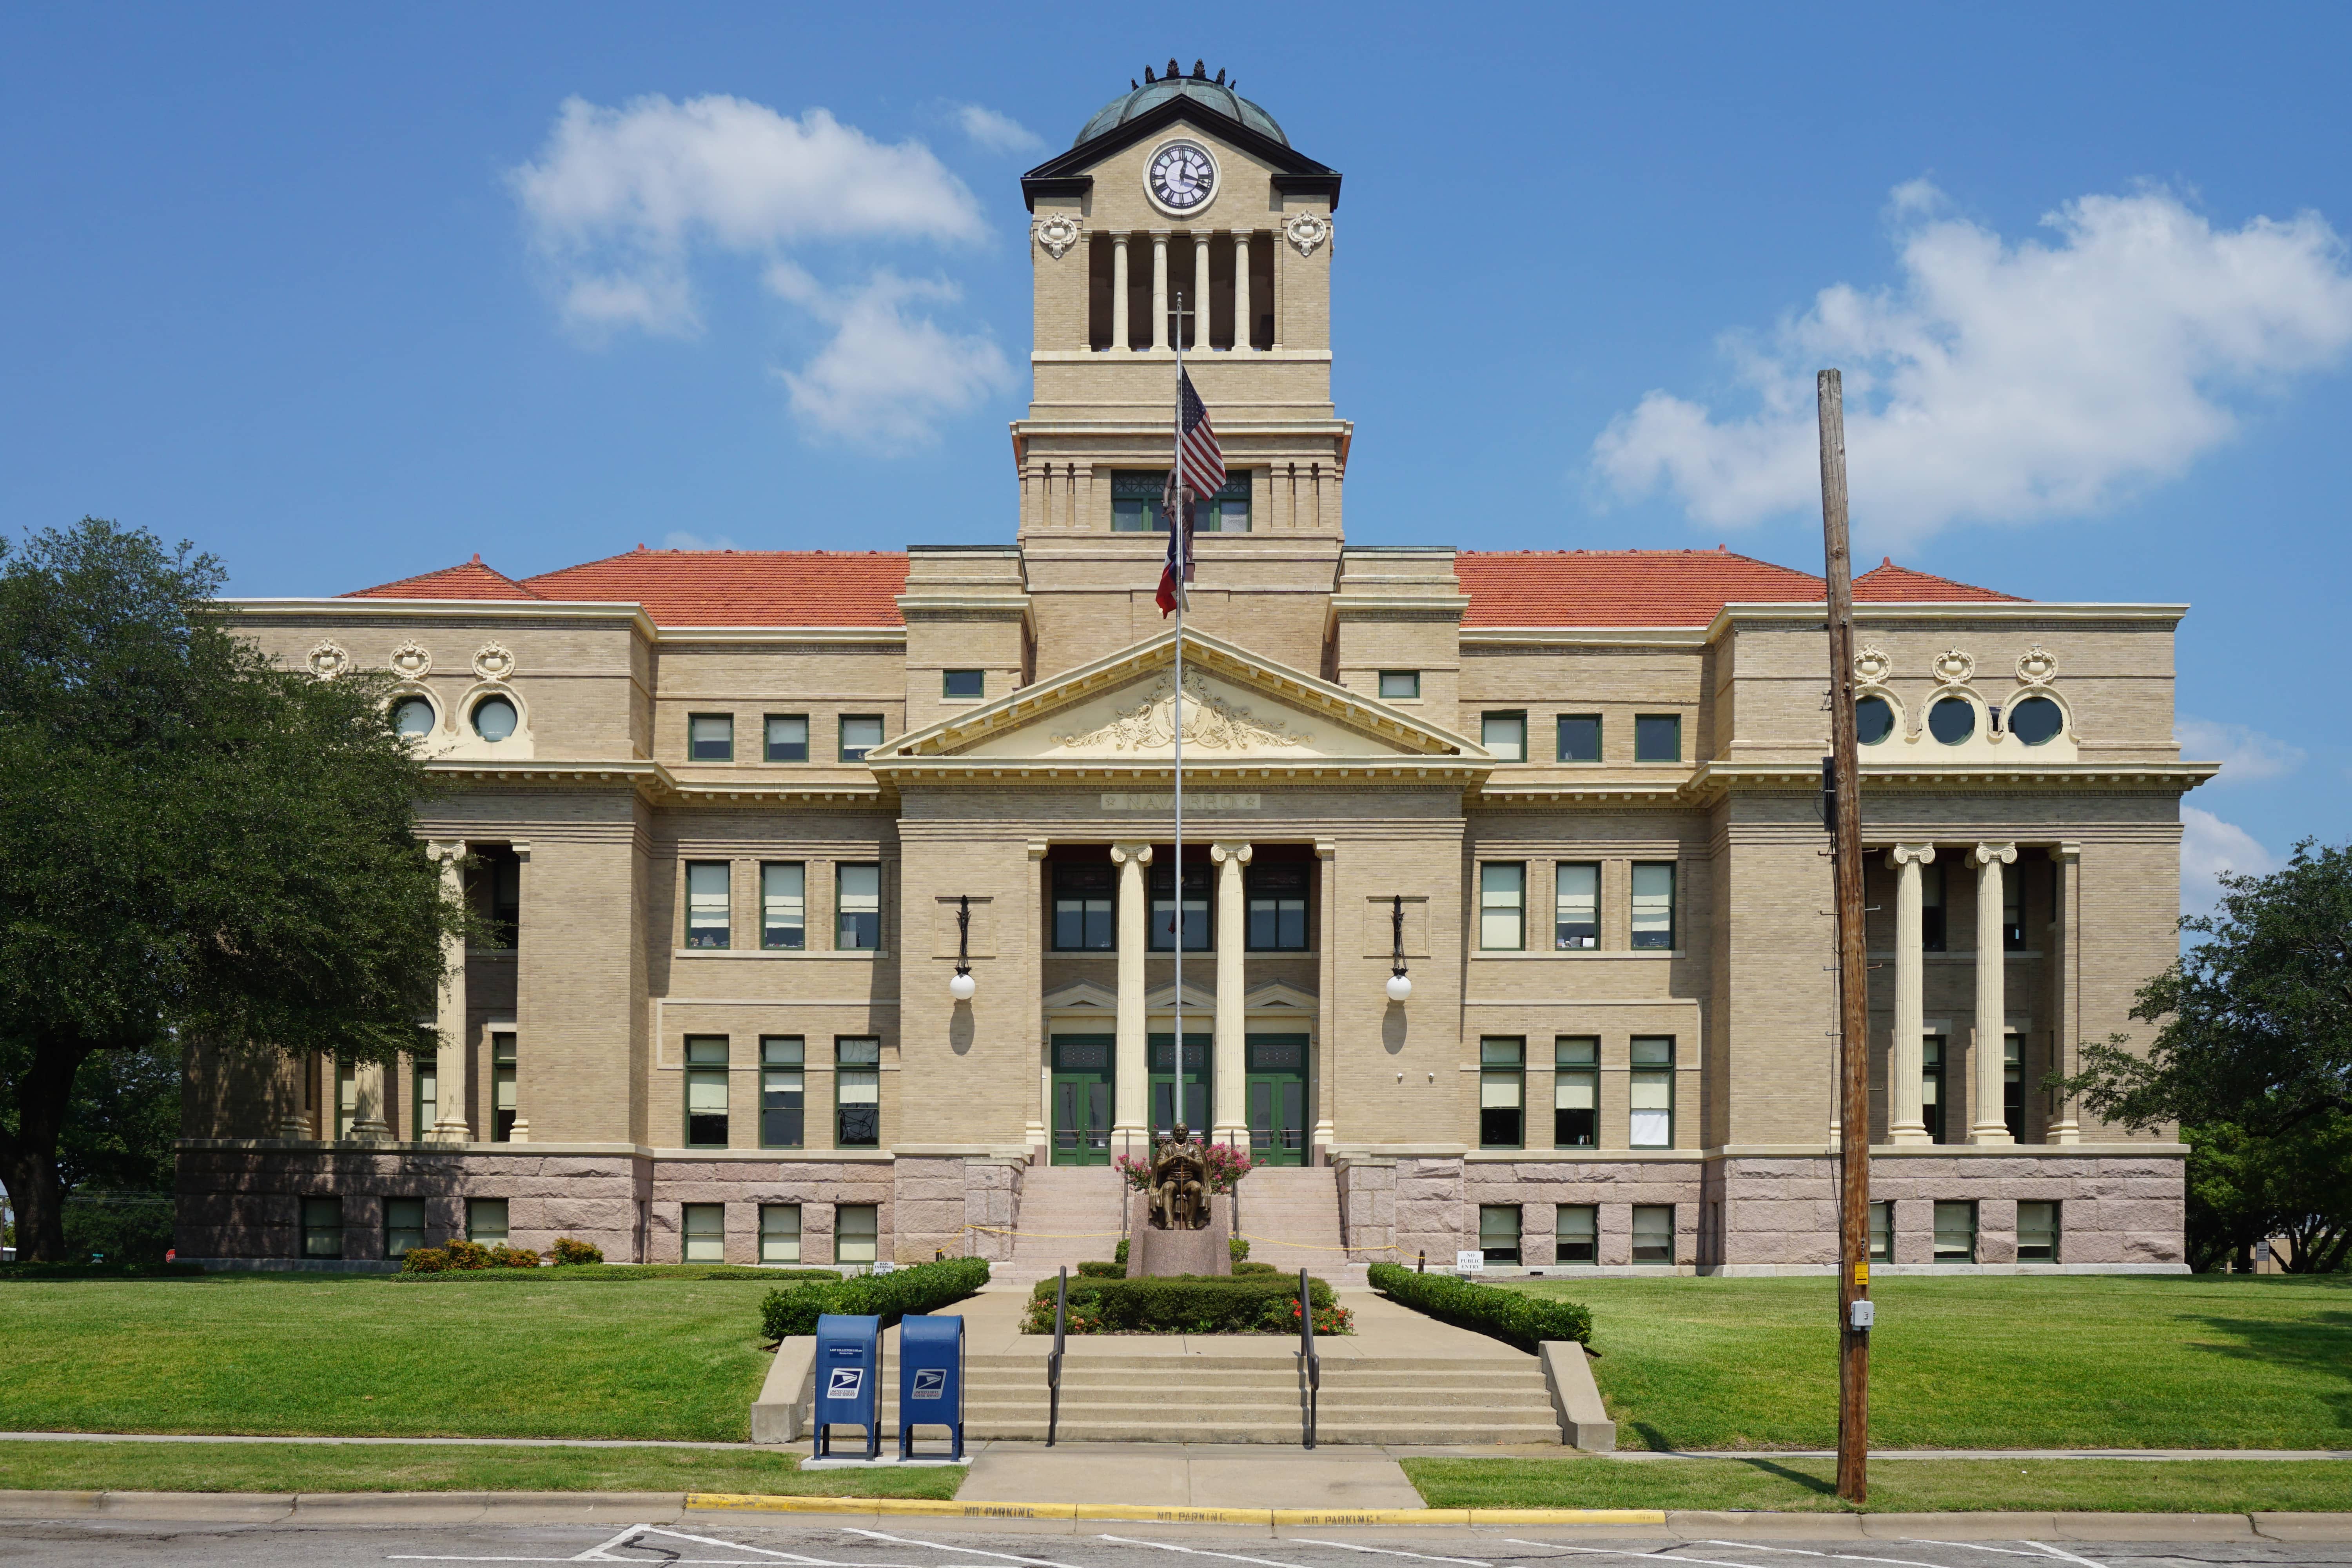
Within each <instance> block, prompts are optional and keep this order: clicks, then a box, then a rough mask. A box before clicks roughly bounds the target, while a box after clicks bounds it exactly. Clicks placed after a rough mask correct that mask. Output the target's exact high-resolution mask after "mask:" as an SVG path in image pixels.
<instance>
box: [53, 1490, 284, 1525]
mask: <svg viewBox="0 0 2352 1568" xmlns="http://www.w3.org/2000/svg"><path fill="white" fill-rule="evenodd" d="M98 1511H99V1512H100V1513H101V1514H103V1515H105V1516H106V1517H107V1518H109V1519H169V1520H181V1521H189V1522H192V1523H205V1524H215V1523H218V1524H272V1523H275V1522H277V1521H279V1520H282V1519H288V1518H290V1517H292V1515H293V1512H294V1494H293V1493H291V1492H101V1493H100V1494H99V1504H98Z"/></svg>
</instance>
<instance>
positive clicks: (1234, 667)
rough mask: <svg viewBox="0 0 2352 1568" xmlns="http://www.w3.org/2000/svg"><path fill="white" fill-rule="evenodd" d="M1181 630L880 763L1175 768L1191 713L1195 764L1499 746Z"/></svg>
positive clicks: (1418, 759)
mask: <svg viewBox="0 0 2352 1568" xmlns="http://www.w3.org/2000/svg"><path fill="white" fill-rule="evenodd" d="M1183 637H1184V668H1183V698H1182V701H1181V704H1180V703H1179V702H1178V700H1177V696H1176V634H1175V633H1173V632H1165V633H1162V634H1160V636H1159V637H1153V638H1151V639H1150V641H1148V642H1144V643H1140V644H1138V645H1137V646H1136V647H1131V648H1129V649H1127V650H1125V651H1123V652H1121V653H1118V654H1114V655H1112V656H1110V657H1108V658H1103V659H1098V660H1097V661H1096V662H1095V663H1093V664H1090V665H1086V666H1082V667H1080V668H1077V669H1075V670H1071V671H1069V672H1067V673H1066V674H1064V675H1061V676H1058V677H1056V678H1055V679H1052V680H1050V681H1045V682H1040V683H1039V684H1038V685H1036V686H1033V687H1029V688H1026V689H1024V690H1021V691H1017V692H1014V693H1013V694H1012V695H1010V696H1008V697H1003V698H1000V699H998V700H996V701H994V702H992V703H988V704H986V705H984V706H982V707H980V708H976V709H974V710H971V711H970V712H968V713H962V714H959V715H957V716H956V717H955V718H953V719H950V720H944V721H940V723H937V724H934V725H932V726H930V727H929V729H925V730H919V731H915V732H914V733H912V734H910V735H906V736H902V737H900V738H899V739H898V740H896V741H893V742H890V743H889V744H888V745H887V746H882V747H878V748H877V749H876V750H875V751H873V752H868V753H867V755H866V762H867V763H868V765H870V766H872V767H874V768H875V769H876V770H877V772H885V773H887V772H890V771H893V770H895V769H899V768H904V767H907V766H908V765H909V764H916V763H923V764H940V763H954V764H963V765H966V766H969V767H973V768H982V767H985V768H1003V767H1019V768H1023V769H1024V770H1025V769H1028V768H1034V767H1039V766H1044V767H1048V768H1061V767H1064V766H1069V767H1079V768H1084V767H1090V766H1106V767H1125V768H1141V769H1147V770H1150V769H1164V768H1166V767H1168V766H1170V765H1171V764H1172V763H1173V762H1174V760H1175V755H1176V734H1177V725H1178V722H1179V716H1180V714H1181V723H1182V727H1183V745H1184V763H1185V766H1186V767H1187V769H1190V768H1192V767H1194V766H1201V767H1207V768H1237V767H1244V766H1246V767H1248V768H1250V769H1252V770H1258V769H1273V768H1280V769H1283V770H1285V771H1289V770H1292V769H1297V768H1302V767H1304V768H1310V769H1322V768H1326V767H1328V766H1331V765H1334V764H1339V765H1349V764H1363V765H1368V766H1375V765H1382V764H1396V763H1415V764H1427V763H1436V762H1441V761H1443V762H1445V763H1452V764H1454V765H1455V766H1457V767H1458V766H1461V765H1464V764H1465V763H1466V764H1474V765H1477V766H1479V767H1480V768H1481V769H1482V770H1483V768H1484V767H1485V766H1486V764H1488V763H1491V762H1492V761H1493V759H1492V757H1491V756H1490V755H1489V754H1488V753H1487V752H1486V751H1484V750H1483V749H1482V748H1480V747H1479V746H1477V745H1476V744H1475V743H1474V742H1470V741H1468V740H1466V739H1465V738H1464V737H1462V736H1460V735H1455V734H1452V733H1450V732H1448V731H1444V730H1440V729H1438V728H1436V727H1435V726H1433V725H1429V724H1425V723H1423V722H1421V721H1419V720H1417V719H1415V718H1413V717H1412V715H1410V714H1408V713H1405V712H1403V711H1402V710H1398V709H1395V708H1391V707H1390V706H1388V705H1387V704H1385V703H1381V702H1378V701H1375V700H1371V699H1370V698H1367V697H1364V696H1362V695H1361V694H1360V693H1358V692H1353V691H1349V690H1348V689H1346V688H1345V687H1340V686H1335V685H1332V684H1331V683H1329V682H1328V681H1324V680H1320V679H1317V678H1315V677H1313V676H1310V675H1307V674H1304V673H1302V672H1300V671H1298V670H1295V669H1290V668H1286V667H1284V666H1282V665H1279V664H1276V663H1275V662H1273V661H1272V660H1269V659H1264V658H1258V657H1257V656H1256V655H1254V654H1252V653H1250V652H1248V651H1247V650H1245V649H1244V648H1241V647H1236V646H1234V645H1233V644H1231V643H1227V642H1223V641H1222V640H1221V639H1218V638H1215V637H1203V636H1202V635H1201V634H1200V633H1198V632H1194V631H1192V630H1190V629H1187V630H1186V631H1185V632H1184V634H1183Z"/></svg>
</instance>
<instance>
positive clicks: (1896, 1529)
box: [1856, 1511, 2066, 1541]
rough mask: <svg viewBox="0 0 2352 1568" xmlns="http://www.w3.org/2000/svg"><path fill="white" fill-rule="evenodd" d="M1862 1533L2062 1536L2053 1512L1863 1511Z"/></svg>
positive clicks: (1954, 1537)
mask: <svg viewBox="0 0 2352 1568" xmlns="http://www.w3.org/2000/svg"><path fill="white" fill-rule="evenodd" d="M1856 1517H1858V1518H1859V1519H1860V1520H1861V1521H1862V1533H1863V1534H1864V1536H1866V1537H1868V1538H1869V1539H1871V1540H1873V1541H1917V1540H1922V1539H1926V1540H1932V1541H2030V1540H2032V1539H2033V1538H2034V1537H2035V1536H2053V1535H2064V1534H2065V1533H2066V1532H2065V1531H2064V1530H2063V1528H2062V1527H2061V1526H2060V1525H2059V1523H2058V1515H2056V1514H2054V1513H1997V1512H1990V1511H1988V1512H1984V1513H1866V1514H1861V1515H1858V1516H1856Z"/></svg>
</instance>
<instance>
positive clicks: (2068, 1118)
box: [2050, 842, 2083, 1143]
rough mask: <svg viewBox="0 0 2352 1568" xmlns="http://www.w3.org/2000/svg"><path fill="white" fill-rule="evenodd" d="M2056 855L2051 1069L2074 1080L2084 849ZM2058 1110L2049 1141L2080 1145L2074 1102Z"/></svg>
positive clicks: (2071, 846) (2062, 849) (2069, 847)
mask: <svg viewBox="0 0 2352 1568" xmlns="http://www.w3.org/2000/svg"><path fill="white" fill-rule="evenodd" d="M2053 854H2054V856H2055V858H2056V859H2057V861H2058V909H2057V911H2056V917H2055V918H2054V919H2053V920H2052V921H2051V922H2050V928H2051V931H2053V933H2054V934H2055V935H2056V936H2057V939H2058V985H2057V991H2058V995H2057V1005H2056V1006H2054V1007H2053V1008H2051V1010H2050V1012H2051V1016H2052V1017H2053V1018H2055V1019H2056V1020H2057V1025H2056V1027H2054V1028H2053V1030H2052V1031H2051V1036H2050V1040H2051V1050H2050V1066H2051V1068H2052V1069H2053V1071H2056V1072H2061V1073H2064V1074H2067V1075H2068V1076H2070V1077H2071V1076H2072V1075H2073V1074H2074V1070H2075V1068H2076V1066H2077V1064H2076V1062H2075V1059H2074V1042H2075V1040H2076V1039H2078V1038H2079V1037H2080V1036H2079V1034H2078V1029H2079V1024H2078V1021H2077V1015H2078V1014H2079V1013H2080V1011H2081V1009H2082V1005H2083V957H2082V954H2083V944H2082V925H2081V923H2080V921H2078V919H2077V918H2076V914H2075V911H2076V910H2077V908H2078V907H2079V906H2080V904H2081V903H2082V886H2083V847H2082V846H2081V845H2080V844H2075V843H2071V842H2070V843H2064V844H2061V845H2059V846H2058V847H2057V848H2056V849H2055V850H2054V851H2053ZM2057 1109H2058V1119H2057V1120H2056V1121H2053V1122H2052V1123H2051V1124H2050V1142H2053V1143H2080V1142H2082V1141H2083V1124H2082V1122H2081V1121H2080V1120H2079V1119H2078V1118H2077V1117H2076V1115H2075V1112H2074V1100H2073V1099H2072V1098H2071V1097H2070V1098H2068V1099H2065V1100H2060V1101H2059V1102H2058V1108H2057Z"/></svg>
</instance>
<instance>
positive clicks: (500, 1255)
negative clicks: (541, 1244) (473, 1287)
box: [490, 1242, 539, 1268]
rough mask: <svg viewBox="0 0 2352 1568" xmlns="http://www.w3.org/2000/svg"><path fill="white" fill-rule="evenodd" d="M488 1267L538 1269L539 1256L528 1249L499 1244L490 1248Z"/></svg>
mask: <svg viewBox="0 0 2352 1568" xmlns="http://www.w3.org/2000/svg"><path fill="white" fill-rule="evenodd" d="M490 1267H491V1268H538V1267H539V1254H538V1253H536V1252H533V1251H532V1250H531V1249H530V1247H509V1246H508V1245H507V1244H506V1243H504V1242H500V1243H499V1245H498V1246H496V1247H492V1248H490Z"/></svg>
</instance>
